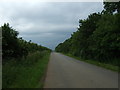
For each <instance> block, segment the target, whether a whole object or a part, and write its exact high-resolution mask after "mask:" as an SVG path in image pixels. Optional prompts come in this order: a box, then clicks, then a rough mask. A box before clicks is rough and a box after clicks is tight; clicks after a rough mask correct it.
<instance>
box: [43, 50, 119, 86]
mask: <svg viewBox="0 0 120 90" xmlns="http://www.w3.org/2000/svg"><path fill="white" fill-rule="evenodd" d="M44 88H118V73H116V72H112V71H110V70H106V69H104V68H101V67H98V66H95V65H92V64H88V63H85V62H82V61H79V60H76V59H73V58H71V57H68V56H65V55H62V54H60V53H56V52H52V53H51V56H50V61H49V64H48V70H47V75H46V79H45V84H44Z"/></svg>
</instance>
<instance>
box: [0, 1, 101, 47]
mask: <svg viewBox="0 0 120 90" xmlns="http://www.w3.org/2000/svg"><path fill="white" fill-rule="evenodd" d="M102 9H103V4H102V3H101V2H93V3H92V2H87V3H85V2H84V3H83V2H80V3H78V2H76V3H73V2H69V3H68V2H64V3H63V2H62V3H60V2H59V3H58V2H50V3H48V2H47V3H31V2H25V3H24V2H20V1H19V2H16V3H11V2H8V3H3V2H1V3H0V13H1V17H2V19H1V22H0V24H3V23H5V22H9V23H10V25H11V26H12V27H13V28H15V29H16V30H18V31H19V33H20V35H19V36H22V37H23V38H24V39H26V40H32V41H33V42H35V43H39V44H42V45H44V46H47V47H49V48H52V49H54V47H55V46H56V45H57V44H58V43H60V42H63V41H64V40H65V39H67V38H69V37H70V35H71V34H72V32H75V31H76V30H77V29H76V28H77V26H78V25H79V23H78V20H79V19H85V18H87V16H88V15H89V14H90V13H94V12H100V11H102Z"/></svg>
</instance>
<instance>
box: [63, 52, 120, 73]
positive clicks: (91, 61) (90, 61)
mask: <svg viewBox="0 0 120 90" xmlns="http://www.w3.org/2000/svg"><path fill="white" fill-rule="evenodd" d="M62 54H64V55H67V56H70V57H72V58H75V59H77V60H80V61H84V62H87V63H90V64H94V65H96V66H100V67H103V68H106V69H108V70H112V71H115V72H120V69H119V66H114V65H111V64H106V63H101V62H98V61H95V60H84V59H81V58H80V57H76V56H73V55H71V54H65V53H62Z"/></svg>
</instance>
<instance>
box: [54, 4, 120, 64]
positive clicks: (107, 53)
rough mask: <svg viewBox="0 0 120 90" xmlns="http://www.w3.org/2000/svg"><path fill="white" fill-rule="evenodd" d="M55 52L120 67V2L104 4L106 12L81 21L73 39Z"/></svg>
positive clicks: (66, 41) (68, 40)
mask: <svg viewBox="0 0 120 90" xmlns="http://www.w3.org/2000/svg"><path fill="white" fill-rule="evenodd" d="M55 50H56V51H57V52H62V53H66V54H68V53H69V54H72V55H73V56H77V57H80V58H82V59H89V60H90V59H92V60H97V61H99V62H103V63H110V64H113V65H117V66H118V65H120V62H119V60H120V2H104V10H103V11H102V12H98V13H92V14H90V15H89V16H88V18H87V19H84V20H79V27H78V28H77V31H76V32H73V34H71V37H70V38H68V39H67V40H65V41H64V42H63V43H60V44H59V45H58V46H57V47H56V48H55Z"/></svg>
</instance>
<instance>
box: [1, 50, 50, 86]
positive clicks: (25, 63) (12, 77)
mask: <svg viewBox="0 0 120 90" xmlns="http://www.w3.org/2000/svg"><path fill="white" fill-rule="evenodd" d="M49 56H50V52H48V51H46V52H36V53H32V54H30V55H28V56H27V58H26V59H22V60H21V61H18V60H10V61H9V62H7V63H6V64H5V65H4V66H3V78H2V79H3V88H42V86H43V82H42V81H41V79H42V77H43V75H44V73H45V70H46V67H47V64H48V61H49Z"/></svg>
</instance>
